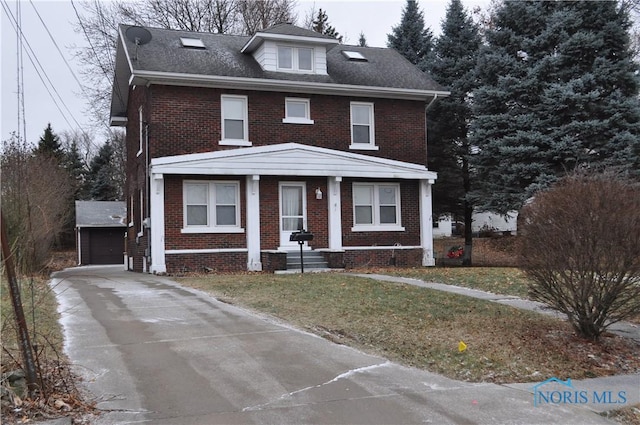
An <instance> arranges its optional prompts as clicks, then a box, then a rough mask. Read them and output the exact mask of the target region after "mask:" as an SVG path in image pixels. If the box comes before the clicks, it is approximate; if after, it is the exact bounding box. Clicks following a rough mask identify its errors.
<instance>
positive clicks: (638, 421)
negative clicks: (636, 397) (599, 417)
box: [603, 404, 640, 425]
mask: <svg viewBox="0 0 640 425" xmlns="http://www.w3.org/2000/svg"><path fill="white" fill-rule="evenodd" d="M603 416H605V417H607V418H610V419H613V420H614V421H616V422H617V423H620V424H625V425H640V404H636V405H633V406H627V407H625V408H623V409H619V410H612V411H609V412H606V413H605V414H603Z"/></svg>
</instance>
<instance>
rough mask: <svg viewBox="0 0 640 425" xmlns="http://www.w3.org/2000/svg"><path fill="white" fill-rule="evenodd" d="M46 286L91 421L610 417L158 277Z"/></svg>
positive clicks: (634, 397) (97, 277) (81, 278)
mask: <svg viewBox="0 0 640 425" xmlns="http://www.w3.org/2000/svg"><path fill="white" fill-rule="evenodd" d="M369 277H371V276H369ZM51 286H52V288H53V289H54V291H55V293H56V295H57V298H58V300H59V305H60V314H61V323H62V325H63V328H64V334H65V351H66V353H67V355H68V357H69V358H70V360H71V361H72V363H73V364H74V365H75V368H76V370H77V371H78V372H79V373H80V374H81V375H82V376H83V377H84V380H85V381H84V387H85V389H86V390H87V391H89V392H90V393H91V394H93V396H94V398H95V401H96V402H97V407H98V408H99V409H101V411H102V414H101V415H100V416H99V417H96V418H93V420H92V422H91V423H92V424H97V425H105V424H131V423H152V424H160V425H163V424H172V425H183V424H184V425H189V424H207V425H209V424H251V423H254V424H424V423H433V424H555V423H558V424H560V423H561V424H607V423H608V424H611V422H610V421H608V420H607V419H605V418H603V417H602V416H599V415H597V414H596V413H594V412H593V411H591V410H589V409H586V408H584V406H577V405H573V404H570V403H557V404H547V405H539V406H536V405H535V404H534V395H533V394H532V393H531V391H530V387H529V388H518V387H517V386H505V385H496V384H492V383H469V382H461V381H456V380H452V379H448V378H445V377H443V376H440V375H437V374H434V373H429V372H426V371H423V370H418V369H413V368H407V367H403V366H400V365H398V364H396V363H393V362H390V361H388V360H386V359H384V358H380V357H377V356H372V355H368V354H365V353H362V352H360V351H357V350H354V349H351V348H348V347H345V346H341V345H336V344H334V343H331V342H329V341H327V340H325V339H322V338H320V337H318V336H315V335H312V334H309V333H306V332H302V331H300V330H297V329H293V328H291V327H289V326H287V325H286V324H283V323H278V322H274V321H273V320H272V319H270V318H267V317H263V316H260V315H257V314H255V313H252V312H249V311H247V310H244V309H241V308H238V307H235V306H233V305H229V304H225V303H222V302H220V301H218V300H216V299H214V298H212V297H211V296H209V295H207V294H205V293H203V292H201V291H197V290H194V289H190V288H185V287H182V286H180V285H179V284H177V283H175V282H173V281H172V280H170V279H168V278H165V277H160V276H154V275H148V274H137V273H130V272H125V271H122V270H121V269H120V266H117V267H78V268H73V269H67V270H65V271H63V272H59V273H56V274H54V276H53V279H52V281H51ZM636 378H638V377H636ZM633 379H635V378H631V381H632V382H631V385H632V386H633ZM529 385H530V384H529ZM608 385H610V386H612V387H608V386H607V387H606V388H607V390H609V391H615V392H616V393H618V392H619V391H627V389H626V388H627V386H628V383H626V382H625V383H622V382H611V383H609V384H608ZM619 385H624V387H621V386H619ZM629 391H630V394H629V396H628V398H627V399H628V403H637V402H639V401H640V394H638V393H640V388H636V390H635V392H634V389H633V388H631V389H630V390H629ZM631 393H633V394H631ZM613 407H620V406H613Z"/></svg>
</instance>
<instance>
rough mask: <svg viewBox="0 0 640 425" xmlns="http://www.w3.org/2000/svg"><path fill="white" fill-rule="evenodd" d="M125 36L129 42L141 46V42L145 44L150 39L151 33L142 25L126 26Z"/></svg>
mask: <svg viewBox="0 0 640 425" xmlns="http://www.w3.org/2000/svg"><path fill="white" fill-rule="evenodd" d="M125 36H126V37H127V39H128V40H129V41H130V42H132V43H135V44H136V46H142V45H143V44H147V43H148V42H150V41H151V33H150V32H149V30H147V29H146V28H142V27H129V28H127V31H125Z"/></svg>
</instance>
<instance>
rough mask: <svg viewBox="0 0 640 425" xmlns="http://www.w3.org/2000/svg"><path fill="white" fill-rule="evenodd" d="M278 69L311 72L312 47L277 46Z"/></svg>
mask: <svg viewBox="0 0 640 425" xmlns="http://www.w3.org/2000/svg"><path fill="white" fill-rule="evenodd" d="M278 70H279V71H303V72H313V49H312V48H308V47H290V46H278Z"/></svg>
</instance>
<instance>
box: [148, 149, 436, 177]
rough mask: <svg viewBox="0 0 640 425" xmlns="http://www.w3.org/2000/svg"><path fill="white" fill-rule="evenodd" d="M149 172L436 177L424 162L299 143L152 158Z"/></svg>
mask: <svg viewBox="0 0 640 425" xmlns="http://www.w3.org/2000/svg"><path fill="white" fill-rule="evenodd" d="M151 173H153V174H186V175H235V176H238V175H265V176H313V177H322V176H324V177H363V178H372V179H375V178H384V179H420V180H430V183H433V182H434V181H435V179H436V178H437V174H436V173H435V172H433V171H429V170H428V169H427V167H425V166H424V165H419V164H413V163H408V162H401V161H394V160H390V159H385V158H378V157H373V156H370V155H362V154H358V153H352V152H343V151H337V150H333V149H326V148H320V147H317V146H308V145H303V144H299V143H283V144H278V145H269V146H257V147H250V148H239V149H232V150H225V151H216V152H207V153H196V154H187V155H176V156H168V157H162V158H155V159H152V160H151Z"/></svg>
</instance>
